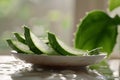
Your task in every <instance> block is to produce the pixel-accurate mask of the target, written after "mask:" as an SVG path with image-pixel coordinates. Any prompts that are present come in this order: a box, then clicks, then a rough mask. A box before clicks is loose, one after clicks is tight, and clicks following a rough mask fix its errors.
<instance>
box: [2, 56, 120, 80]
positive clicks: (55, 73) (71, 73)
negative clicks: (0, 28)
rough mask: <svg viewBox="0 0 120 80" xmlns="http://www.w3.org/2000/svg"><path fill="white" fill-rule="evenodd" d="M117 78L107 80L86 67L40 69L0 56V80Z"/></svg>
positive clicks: (94, 79) (10, 57)
mask: <svg viewBox="0 0 120 80" xmlns="http://www.w3.org/2000/svg"><path fill="white" fill-rule="evenodd" d="M111 63H112V62H110V64H111ZM118 72H119V71H118ZM118 77H119V76H117V78H114V79H112V78H111V79H107V78H106V77H105V76H104V75H101V74H100V73H98V72H97V71H92V70H89V69H88V68H87V67H79V68H63V69H60V68H59V69H51V68H41V67H38V66H32V65H31V64H29V63H24V62H22V61H19V60H17V59H15V58H14V57H12V56H8V55H2V56H0V80H120V78H118Z"/></svg>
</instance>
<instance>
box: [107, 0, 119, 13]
mask: <svg viewBox="0 0 120 80" xmlns="http://www.w3.org/2000/svg"><path fill="white" fill-rule="evenodd" d="M117 7H120V0H109V10H110V11H112V10H114V9H116V8H117Z"/></svg>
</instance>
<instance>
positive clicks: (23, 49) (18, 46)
mask: <svg viewBox="0 0 120 80" xmlns="http://www.w3.org/2000/svg"><path fill="white" fill-rule="evenodd" d="M6 41H7V43H8V45H9V46H10V47H11V48H12V49H13V50H15V51H17V52H18V53H27V54H31V53H33V52H32V51H30V49H29V47H28V46H27V45H25V44H23V43H21V42H19V41H15V40H11V39H7V40H6Z"/></svg>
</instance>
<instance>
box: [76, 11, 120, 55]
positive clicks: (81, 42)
mask: <svg viewBox="0 0 120 80" xmlns="http://www.w3.org/2000/svg"><path fill="white" fill-rule="evenodd" d="M118 20H119V21H120V19H119V16H115V18H110V17H109V16H108V15H107V14H106V13H105V12H103V11H92V12H90V13H88V15H86V16H85V18H84V19H83V20H82V21H81V22H80V24H79V26H78V30H77V32H76V34H75V47H76V48H78V49H83V50H92V49H94V48H98V47H102V48H103V49H102V51H103V52H107V53H108V55H109V54H110V53H111V52H112V50H113V48H114V45H115V43H116V37H117V24H119V23H120V22H118Z"/></svg>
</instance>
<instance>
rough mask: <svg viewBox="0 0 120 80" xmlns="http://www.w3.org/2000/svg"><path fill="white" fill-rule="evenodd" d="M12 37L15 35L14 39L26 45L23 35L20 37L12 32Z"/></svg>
mask: <svg viewBox="0 0 120 80" xmlns="http://www.w3.org/2000/svg"><path fill="white" fill-rule="evenodd" d="M14 35H15V37H16V38H17V40H18V41H20V42H22V43H24V44H26V41H25V37H24V36H23V35H20V34H19V33H17V32H14Z"/></svg>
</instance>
